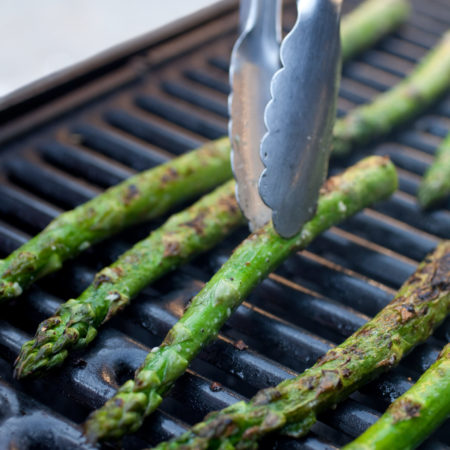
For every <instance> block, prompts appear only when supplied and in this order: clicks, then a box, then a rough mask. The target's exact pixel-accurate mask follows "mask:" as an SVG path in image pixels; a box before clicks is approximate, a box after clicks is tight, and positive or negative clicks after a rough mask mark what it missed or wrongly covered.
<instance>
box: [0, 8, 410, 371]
mask: <svg viewBox="0 0 450 450" xmlns="http://www.w3.org/2000/svg"><path fill="white" fill-rule="evenodd" d="M407 13H408V3H407V2H406V1H405V0H389V1H387V2H382V3H381V4H380V2H378V1H377V0H369V1H367V2H365V3H364V4H363V5H362V6H361V7H360V8H357V9H355V10H354V11H353V12H352V13H351V14H349V15H348V16H347V17H346V18H345V21H344V23H343V26H342V32H343V45H344V47H343V52H344V57H346V58H348V57H350V56H352V55H353V54H354V53H355V52H357V51H359V50H361V49H362V48H363V47H365V46H368V45H370V44H371V43H372V42H373V41H374V40H376V39H378V38H379V37H380V36H381V35H382V34H384V33H387V32H388V31H389V29H391V28H392V27H393V26H394V25H395V24H398V23H399V22H401V21H402V20H403V19H404V18H405V17H406V15H407ZM368 15H369V16H370V17H371V18H372V20H371V21H367V20H366V16H368ZM385 16H386V20H385V21H381V22H378V24H377V22H376V21H374V20H373V19H374V18H377V17H380V18H381V17H385ZM374 24H377V25H376V26H374ZM381 24H383V25H381ZM357 36H360V41H358V38H357ZM346 42H347V44H346ZM358 42H359V43H358ZM346 45H347V47H346ZM221 149H224V148H223V147H221ZM206 162H207V161H206ZM224 170H226V169H224ZM135 185H138V183H137V182H135ZM221 192H222V191H221ZM224 192H225V191H223V192H222V194H223V196H224V198H222V197H220V196H219V195H218V196H217V199H221V200H220V201H218V202H217V204H218V206H217V207H216V208H215V207H214V200H213V201H212V203H211V204H210V203H208V208H207V212H205V211H203V209H202V206H199V207H197V208H195V207H194V209H193V210H192V211H190V213H189V214H188V218H186V219H184V217H185V216H180V218H177V219H173V220H171V221H170V224H167V225H166V226H165V227H163V228H162V229H161V230H160V231H158V232H155V233H154V234H153V235H152V236H151V237H149V238H148V239H147V240H146V241H145V242H144V243H142V244H139V245H138V246H137V247H135V248H134V249H133V250H131V251H130V252H128V253H126V254H125V255H123V256H122V258H120V260H119V261H117V262H116V263H115V264H114V265H112V266H111V267H109V268H106V269H104V270H103V271H101V272H100V273H99V274H97V276H96V281H94V283H93V284H92V285H91V286H90V287H89V288H88V289H87V290H86V291H85V292H83V294H81V296H80V297H79V298H78V299H75V300H74V299H71V300H69V301H68V302H66V303H65V304H64V305H62V307H61V308H60V310H59V311H58V312H57V313H56V315H55V316H53V317H51V318H50V319H47V320H45V321H44V322H42V323H41V324H40V325H39V327H38V331H37V333H36V336H35V338H34V339H33V340H31V341H28V342H27V343H25V344H24V346H23V347H22V351H21V353H20V355H19V357H18V359H17V361H16V371H15V374H16V376H17V377H19V378H21V377H25V376H28V375H31V374H38V373H41V372H43V371H45V370H47V369H50V368H52V367H54V366H57V365H60V364H61V363H62V362H63V361H64V359H65V358H66V357H67V355H68V350H69V349H70V348H72V347H75V348H82V347H84V346H86V345H87V344H89V342H91V341H92V339H94V338H95V336H96V334H97V329H98V327H99V326H100V325H101V324H102V323H103V322H104V321H106V320H107V318H110V317H111V316H112V315H114V314H115V313H116V312H117V310H118V309H120V308H122V307H123V306H125V304H126V303H128V301H129V299H131V298H132V297H133V296H135V295H137V293H138V292H139V291H140V290H141V289H142V288H143V287H144V285H145V284H146V283H150V282H152V281H154V280H155V279H156V278H158V277H159V276H161V275H162V274H163V273H165V272H164V271H165V270H168V266H169V265H171V266H175V265H176V264H181V263H182V262H184V260H185V259H186V258H188V257H189V256H190V254H195V253H196V252H198V251H201V250H206V249H207V248H210V246H211V245H212V244H211V239H213V240H215V239H217V240H218V239H219V237H218V236H216V235H214V236H210V234H209V233H210V232H212V233H217V230H216V229H215V228H208V227H205V229H204V230H203V231H202V234H201V236H190V237H192V240H193V241H195V245H193V243H192V242H191V240H189V239H188V238H187V236H186V229H185V228H183V226H182V225H181V223H182V222H183V221H184V220H186V221H197V220H202V219H203V221H204V222H205V223H207V222H210V223H211V224H214V223H215V220H223V221H224V222H223V223H224V226H223V228H222V231H223V234H222V235H221V237H222V238H223V237H225V235H226V233H227V232H228V231H229V228H230V226H231V223H233V224H234V223H236V222H239V221H240V220H241V217H240V215H239V217H238V214H237V213H236V211H234V213H233V214H231V215H230V217H229V218H224V217H217V218H216V219H214V217H213V215H214V213H215V209H217V208H220V203H221V202H227V203H230V199H229V198H228V196H227V195H226V194H225V193H224ZM225 197H226V199H225ZM101 198H102V196H100V197H99V198H98V199H97V200H96V202H97V203H100V202H101ZM213 198H214V197H213ZM205 201H206V202H208V201H207V200H205ZM230 204H231V203H230ZM84 210H85V208H83V209H82V210H81V211H80V214H82V212H83V211H84ZM194 211H197V212H199V214H200V215H201V216H203V215H206V217H202V218H200V219H197V216H195V214H196V213H195V212H194ZM194 216H195V217H194ZM227 220H228V222H227ZM178 221H179V223H178ZM225 222H227V223H225ZM173 224H177V225H175V227H174V225H173ZM180 230H181V234H180ZM169 234H170V235H171V236H172V237H173V236H177V235H180V236H184V238H183V239H180V244H179V245H180V251H179V253H180V254H183V255H184V256H183V258H181V257H179V258H178V257H177V258H176V263H175V262H174V261H172V259H170V258H169V259H170V264H169V263H168V264H167V265H164V264H162V263H161V264H160V265H157V264H159V263H158V262H157V257H156V256H155V257H154V258H152V257H151V256H150V255H151V254H153V252H154V251H156V252H158V251H162V248H161V246H160V245H159V242H158V239H159V238H160V237H161V236H164V235H169ZM144 249H145V250H146V251H147V254H148V255H147V254H146V253H145V251H144ZM189 252H190V253H189ZM188 253H189V254H188ZM157 254H158V255H159V254H160V253H157ZM134 258H138V259H139V263H140V270H137V271H136V270H135V267H136V265H133V264H129V263H128V261H129V260H132V259H134ZM169 259H168V261H169ZM163 266H164V267H165V269H164V271H163V270H162V268H163ZM144 267H145V268H146V270H144ZM111 271H112V272H111ZM0 273H1V266H0ZM105 277H106V278H110V281H109V282H107V283H106V282H105ZM99 279H101V280H103V281H102V283H99V282H98V280H99ZM114 292H117V294H116V295H115V296H114V295H113V294H112V293H114ZM119 294H120V295H119Z"/></svg>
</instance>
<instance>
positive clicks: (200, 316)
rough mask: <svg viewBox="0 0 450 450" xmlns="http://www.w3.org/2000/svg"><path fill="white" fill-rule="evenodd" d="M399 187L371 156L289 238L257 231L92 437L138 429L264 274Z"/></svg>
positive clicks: (96, 417) (335, 181) (387, 165)
mask: <svg viewBox="0 0 450 450" xmlns="http://www.w3.org/2000/svg"><path fill="white" fill-rule="evenodd" d="M396 187H397V176H396V172H395V168H394V166H393V165H392V163H391V162H390V161H389V159H387V158H382V157H371V158H366V159H364V160H362V161H360V162H359V163H358V164H356V165H355V166H353V167H351V168H350V169H348V170H346V171H345V172H344V173H343V174H341V175H339V176H337V177H332V178H330V179H329V180H328V181H327V182H326V183H325V185H324V187H323V188H322V190H321V195H320V197H319V202H318V207H317V213H316V215H315V217H314V218H313V219H312V220H311V221H309V222H308V223H306V224H305V225H304V227H303V229H302V230H301V232H299V233H298V234H297V235H295V236H293V237H292V238H290V239H284V238H282V237H281V236H279V235H278V234H277V233H276V232H275V230H274V229H273V226H272V224H271V223H269V224H267V225H266V226H264V227H262V228H260V229H259V230H257V231H256V232H255V233H253V234H251V235H250V236H249V237H248V238H247V239H246V240H245V241H243V242H242V244H241V245H239V246H238V247H237V248H236V249H235V250H234V252H233V254H232V256H231V257H230V259H229V260H228V261H227V262H226V263H225V264H224V265H223V266H222V268H221V269H220V270H219V271H218V272H217V273H216V274H215V275H214V277H213V278H212V279H211V280H210V281H209V282H208V283H207V284H206V285H205V287H204V288H203V289H202V290H201V291H200V293H199V294H198V295H197V296H196V297H195V298H194V299H193V300H192V302H191V305H190V306H189V308H188V309H187V311H186V312H185V313H184V315H183V317H182V318H181V319H180V320H179V321H178V322H177V324H175V325H174V327H173V328H172V329H171V330H170V331H169V333H168V334H167V336H166V338H165V339H164V342H163V343H162V345H161V346H160V347H156V348H154V349H153V350H152V352H151V353H149V355H148V356H147V358H146V360H145V362H144V363H143V365H142V366H141V368H140V369H138V371H137V372H136V376H135V379H134V381H133V380H129V381H127V382H126V383H125V384H124V385H123V386H122V387H121V388H120V389H119V392H118V393H117V394H116V395H115V396H114V397H113V398H112V399H110V400H109V401H108V402H107V403H106V404H105V405H104V406H103V407H102V408H101V409H99V410H98V411H95V412H94V413H93V414H92V415H91V416H90V418H89V419H88V421H87V423H86V434H87V435H88V438H89V439H90V440H92V441H97V440H99V439H106V438H117V437H119V436H121V435H123V434H124V433H127V432H132V431H135V430H137V429H138V428H139V427H140V425H141V424H142V422H143V420H144V418H145V416H147V415H148V414H150V413H151V412H152V411H154V410H155V409H156V408H157V406H158V405H159V404H160V403H161V401H162V397H163V396H164V394H165V393H166V392H167V391H168V390H169V389H170V387H171V386H172V384H173V382H174V381H175V380H176V379H177V378H178V377H179V376H180V375H182V374H183V373H184V371H185V370H186V368H187V367H188V365H189V363H190V362H191V361H192V359H193V358H194V357H195V356H196V355H197V353H198V352H199V351H200V350H201V349H202V348H203V347H204V346H205V345H207V344H208V343H209V342H211V341H212V340H213V339H214V338H215V337H216V336H217V333H218V332H219V330H220V328H221V326H222V325H223V324H224V322H225V321H226V320H227V319H228V317H229V316H230V315H231V314H232V312H233V311H234V310H235V309H236V308H237V307H238V306H239V305H240V304H241V303H242V301H243V300H244V299H245V298H246V296H247V295H248V294H249V293H250V292H251V290H252V289H253V288H254V287H255V286H256V285H257V284H258V283H259V282H260V281H261V280H262V279H263V278H265V277H266V276H267V275H268V274H269V273H270V272H272V271H273V270H274V269H275V268H276V267H278V265H279V264H281V262H283V260H284V259H286V258H287V257H288V256H289V255H290V254H291V253H293V252H295V251H298V250H299V249H302V248H304V247H305V246H306V245H308V244H309V243H310V242H311V241H312V240H313V239H314V238H315V237H316V236H318V235H319V234H320V233H322V232H323V231H324V230H326V229H327V228H329V227H331V226H332V225H335V224H336V223H338V222H340V221H342V220H344V219H345V218H347V217H350V216H352V215H353V214H355V213H356V212H358V211H360V210H361V209H362V208H364V207H366V206H368V205H370V204H372V203H373V202H375V201H377V200H381V199H383V198H385V197H387V196H389V195H390V194H392V192H394V191H395V189H396Z"/></svg>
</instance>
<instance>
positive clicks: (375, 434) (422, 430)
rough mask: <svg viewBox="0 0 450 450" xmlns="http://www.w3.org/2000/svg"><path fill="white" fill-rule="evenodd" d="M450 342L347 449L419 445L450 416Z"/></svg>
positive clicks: (406, 448) (405, 448) (383, 449)
mask: <svg viewBox="0 0 450 450" xmlns="http://www.w3.org/2000/svg"><path fill="white" fill-rule="evenodd" d="M449 400H450V344H447V345H446V346H445V347H444V349H443V350H442V352H441V354H440V355H439V357H438V359H437V361H436V362H435V363H434V364H433V365H432V366H431V367H430V368H429V369H428V370H427V371H426V372H425V373H424V374H423V375H422V376H421V377H420V378H419V380H418V381H417V383H416V384H415V385H414V386H413V387H412V388H411V389H409V390H408V391H407V392H406V393H405V394H403V395H402V396H401V397H399V398H398V399H397V400H396V401H395V402H394V403H392V405H391V406H389V408H388V410H387V411H386V412H385V413H384V414H383V416H382V417H381V418H380V419H379V420H378V421H377V422H376V423H375V424H374V425H372V426H371V427H370V428H369V429H368V430H367V431H366V432H364V433H363V434H362V435H361V436H360V437H359V438H358V439H356V440H354V441H353V442H352V443H351V444H349V445H346V446H345V447H344V450H391V449H393V448H401V449H402V450H409V449H413V448H416V447H417V446H418V445H419V444H420V443H421V442H422V441H423V440H425V439H426V437H427V436H428V435H429V434H430V433H431V432H432V431H433V430H435V429H436V428H437V427H438V426H439V425H440V424H441V423H442V422H443V421H444V420H445V419H446V418H447V417H449V416H450V401H449Z"/></svg>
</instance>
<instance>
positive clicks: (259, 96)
mask: <svg viewBox="0 0 450 450" xmlns="http://www.w3.org/2000/svg"><path fill="white" fill-rule="evenodd" d="M280 14H281V1H280V0H244V1H243V2H242V3H241V15H240V23H241V31H242V33H241V35H240V36H239V38H238V40H237V41H236V44H235V46H234V48H233V52H232V56H231V66H230V84H231V93H230V96H229V100H228V102H229V111H230V117H231V119H230V122H229V136H230V140H231V144H232V157H231V161H232V166H233V172H234V175H235V177H236V179H237V181H238V184H237V191H236V195H237V198H238V201H239V205H240V206H241V208H242V210H243V212H244V214H245V216H246V217H247V219H248V220H249V221H250V226H251V228H255V227H256V228H257V227H260V226H262V225H263V224H265V223H266V222H268V221H269V220H270V215H271V212H270V210H269V208H267V206H266V205H264V203H263V202H262V200H261V198H260V196H259V192H258V181H259V177H260V175H261V172H262V170H263V164H262V161H261V159H260V144H261V139H262V137H263V136H264V134H265V133H266V128H265V125H264V110H265V107H266V105H267V102H268V101H269V99H270V81H271V79H272V76H273V74H274V73H275V72H276V71H277V70H278V69H279V67H280V61H279V45H280V40H281V31H280V25H281V18H280Z"/></svg>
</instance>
